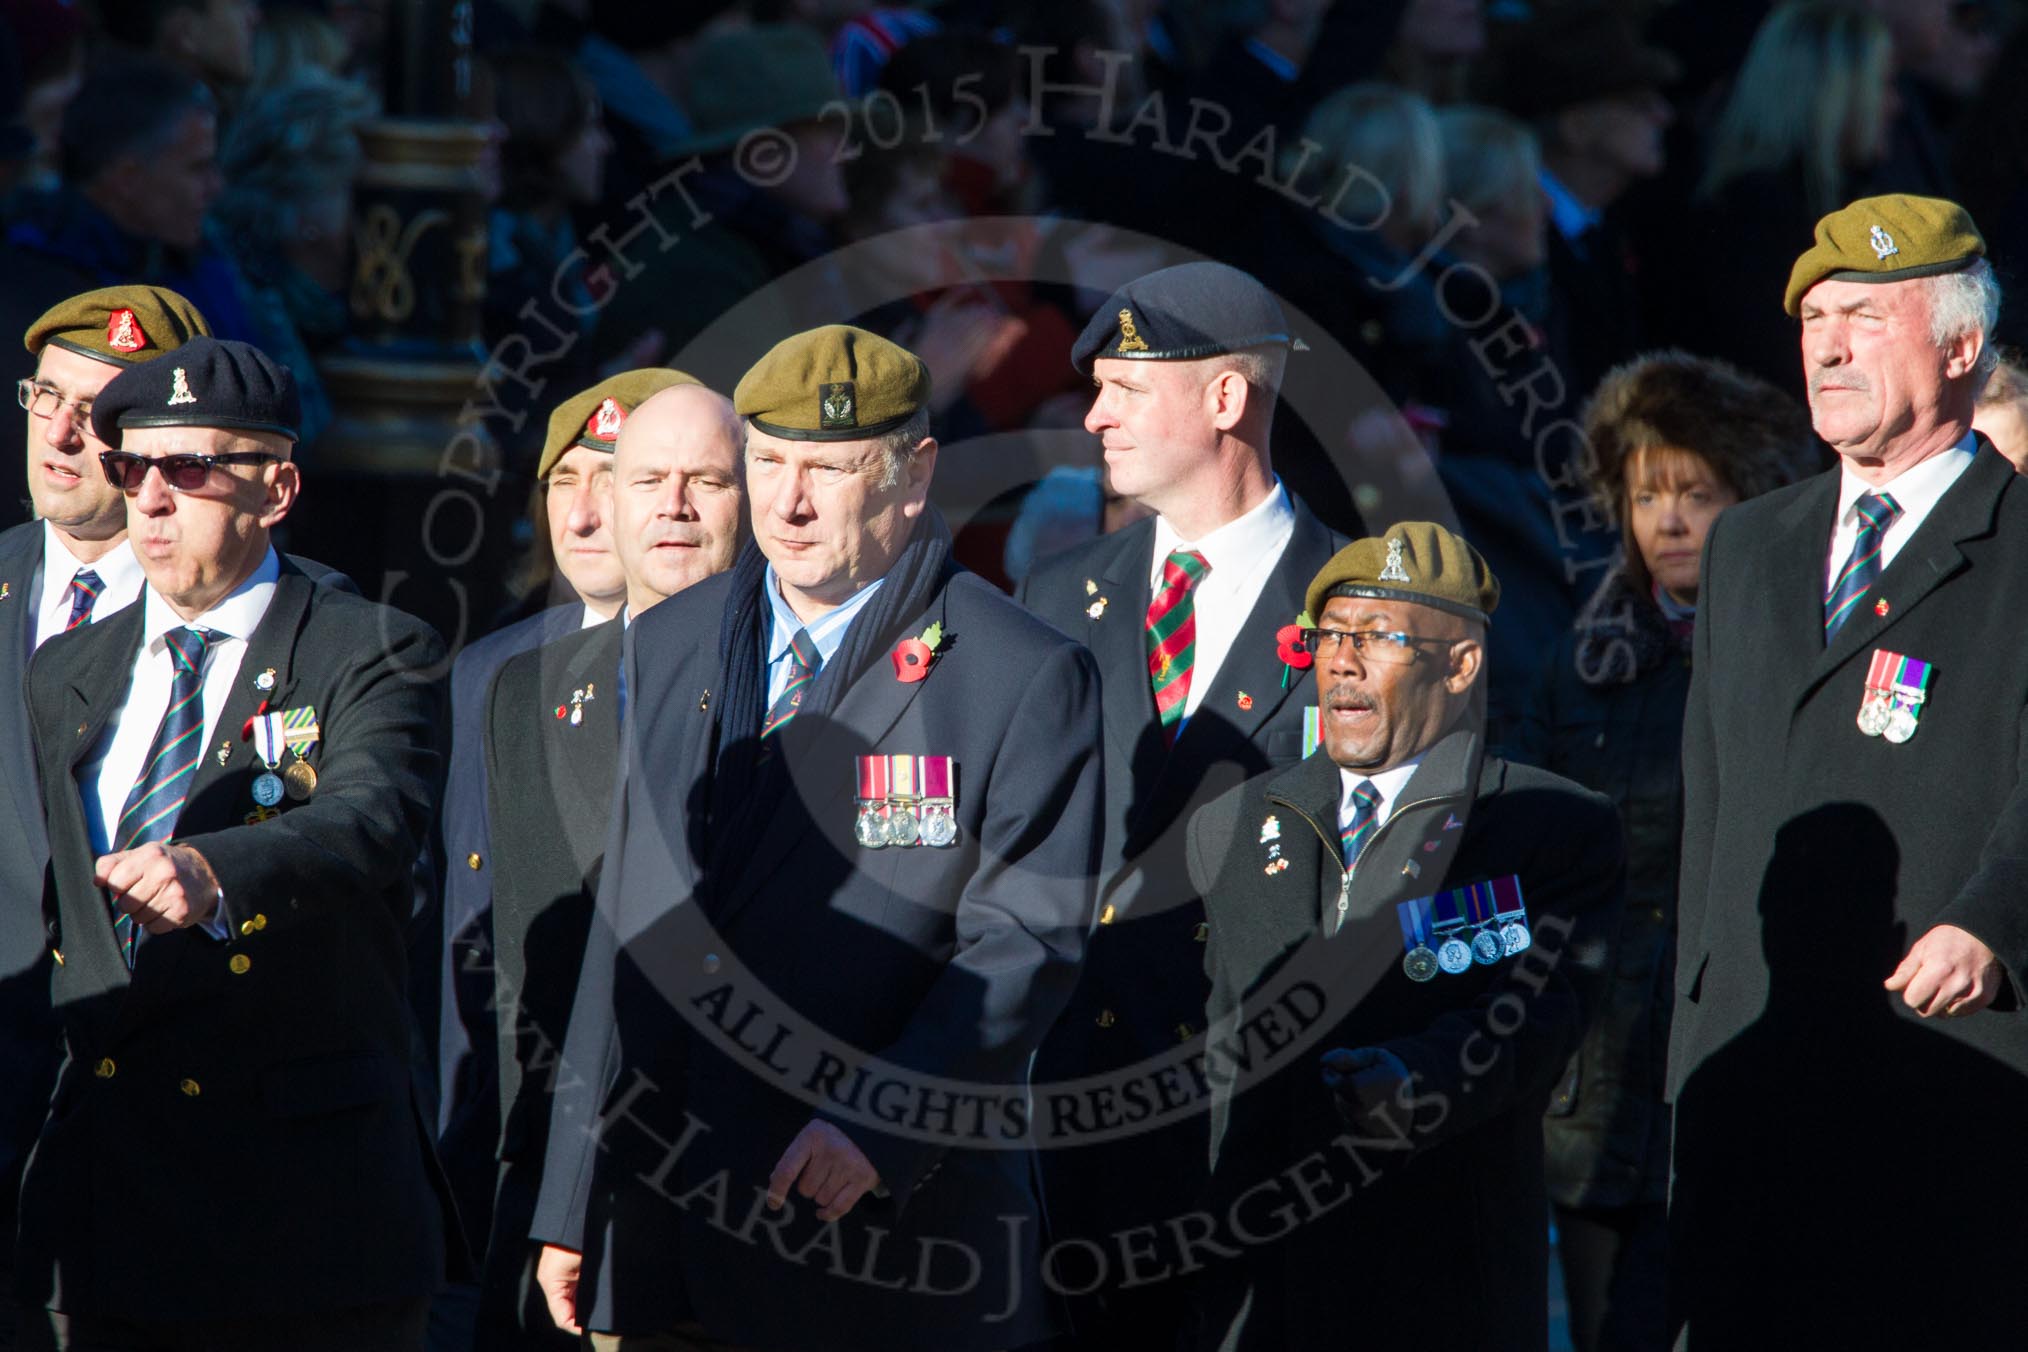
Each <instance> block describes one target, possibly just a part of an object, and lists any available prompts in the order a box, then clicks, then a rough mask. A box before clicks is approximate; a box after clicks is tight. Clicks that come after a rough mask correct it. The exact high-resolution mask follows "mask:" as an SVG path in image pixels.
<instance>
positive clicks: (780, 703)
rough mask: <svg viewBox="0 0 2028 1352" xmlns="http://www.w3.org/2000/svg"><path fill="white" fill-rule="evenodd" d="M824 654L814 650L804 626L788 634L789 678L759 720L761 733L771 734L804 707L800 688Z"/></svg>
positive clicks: (819, 665) (814, 676) (814, 674)
mask: <svg viewBox="0 0 2028 1352" xmlns="http://www.w3.org/2000/svg"><path fill="white" fill-rule="evenodd" d="M823 667H824V658H823V655H822V654H820V653H819V652H818V651H817V640H815V639H813V638H811V637H810V631H809V630H807V629H798V630H797V631H796V632H795V633H794V634H792V635H790V637H789V681H788V684H787V685H785V686H783V687H782V693H781V694H780V695H777V696H776V697H775V702H774V705H773V707H771V708H770V709H769V710H768V712H767V717H766V718H765V719H764V720H762V722H761V734H760V735H761V736H762V737H763V738H766V737H771V736H773V735H774V733H775V731H776V730H777V729H779V728H780V727H781V726H782V724H784V723H786V722H788V721H789V720H790V719H792V718H794V717H795V716H796V711H797V710H798V709H800V708H802V707H803V691H804V690H806V689H807V688H808V687H809V684H810V682H811V681H814V680H816V679H817V673H818V672H819V671H821V670H823Z"/></svg>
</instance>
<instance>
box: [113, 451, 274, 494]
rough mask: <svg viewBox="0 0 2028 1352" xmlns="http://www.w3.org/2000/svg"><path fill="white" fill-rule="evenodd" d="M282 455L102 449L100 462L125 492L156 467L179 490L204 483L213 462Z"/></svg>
mask: <svg viewBox="0 0 2028 1352" xmlns="http://www.w3.org/2000/svg"><path fill="white" fill-rule="evenodd" d="M279 459H281V457H280V456H279V455H276V454H274V452H272V451H228V452H227V453H226V454H224V455H158V456H147V455H135V454H134V453H133V452H132V451H100V452H99V464H100V465H101V466H103V467H104V469H105V471H106V482H107V483H109V484H111V485H112V486H113V487H115V488H117V489H119V490H120V491H121V492H122V493H135V492H139V491H140V488H141V485H142V484H143V483H144V482H146V481H147V478H148V470H149V469H150V468H151V467H152V468H154V469H159V470H161V471H162V482H164V483H166V484H168V485H169V486H170V487H171V488H173V489H175V490H176V491H177V492H179V493H191V492H195V491H196V490H197V489H200V488H202V487H204V485H205V482H206V481H207V480H209V479H210V478H211V467H212V466H213V465H260V464H265V463H266V462H268V461H270V460H279Z"/></svg>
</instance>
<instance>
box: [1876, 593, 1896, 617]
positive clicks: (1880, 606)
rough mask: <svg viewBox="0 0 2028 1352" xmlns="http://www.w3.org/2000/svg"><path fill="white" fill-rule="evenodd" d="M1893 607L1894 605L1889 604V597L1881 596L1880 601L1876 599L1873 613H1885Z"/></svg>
mask: <svg viewBox="0 0 2028 1352" xmlns="http://www.w3.org/2000/svg"><path fill="white" fill-rule="evenodd" d="M1892 609H1894V607H1893V606H1890V605H1888V604H1887V598H1886V597H1884V596H1883V597H1881V598H1880V599H1879V600H1878V601H1875V602H1874V603H1873V613H1874V614H1875V615H1885V614H1886V613H1887V612H1888V611H1890V610H1892Z"/></svg>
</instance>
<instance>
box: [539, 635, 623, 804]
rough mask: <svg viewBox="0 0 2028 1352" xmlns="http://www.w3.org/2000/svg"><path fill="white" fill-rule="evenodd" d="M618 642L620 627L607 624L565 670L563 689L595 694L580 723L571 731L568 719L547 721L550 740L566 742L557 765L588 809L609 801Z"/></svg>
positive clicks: (616, 727) (616, 728) (616, 724)
mask: <svg viewBox="0 0 2028 1352" xmlns="http://www.w3.org/2000/svg"><path fill="white" fill-rule="evenodd" d="M622 637H623V632H622V626H621V625H620V624H619V622H618V621H613V620H609V621H607V622H606V624H605V625H603V626H601V627H600V629H599V631H598V636H597V637H596V638H594V639H593V640H592V641H591V642H589V643H587V644H585V645H584V646H583V647H581V648H579V649H578V650H577V653H576V654H575V655H574V656H573V657H572V658H571V660H570V662H569V664H568V665H567V666H566V667H565V668H564V672H563V676H564V681H563V683H564V685H565V686H567V687H568V688H569V690H571V691H575V690H585V689H589V690H592V691H593V692H594V693H593V695H592V697H591V698H589V699H587V700H586V701H585V703H584V705H583V708H584V721H583V722H582V723H579V724H577V725H576V726H572V724H571V723H570V720H569V719H567V718H566V719H556V718H551V719H548V720H547V722H548V723H549V724H550V725H552V731H551V733H550V735H552V736H560V737H563V738H564V739H565V741H566V742H567V745H566V746H565V748H564V751H565V754H564V755H563V756H562V757H561V759H562V760H563V761H564V762H565V763H566V764H568V765H569V766H570V769H571V775H572V778H574V779H575V780H576V781H577V788H578V792H579V793H580V794H582V795H583V797H584V801H586V802H588V803H603V802H606V801H608V800H609V799H610V798H611V797H612V792H613V760H614V757H616V756H618V755H619V749H620V720H619V712H620V699H619V695H620V692H619V681H618V677H619V671H620V640H621V638H622ZM600 682H604V684H605V689H604V690H602V691H601V690H598V689H597V687H598V685H599V684H600ZM558 693H559V694H563V693H566V692H562V691H560V692H558ZM557 729H560V731H557Z"/></svg>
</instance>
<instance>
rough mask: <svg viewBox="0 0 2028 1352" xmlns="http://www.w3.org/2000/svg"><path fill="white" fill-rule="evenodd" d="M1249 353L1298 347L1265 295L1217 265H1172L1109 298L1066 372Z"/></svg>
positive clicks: (1075, 348)
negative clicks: (1124, 361)
mask: <svg viewBox="0 0 2028 1352" xmlns="http://www.w3.org/2000/svg"><path fill="white" fill-rule="evenodd" d="M1250 347H1293V348H1296V349H1298V350H1300V349H1301V348H1302V347H1303V344H1302V343H1300V342H1298V341H1297V340H1296V338H1295V336H1294V335H1293V334H1291V333H1290V332H1289V321H1288V319H1287V317H1286V316H1284V315H1283V314H1282V307H1281V303H1280V302H1279V301H1277V300H1276V299H1275V298H1274V295H1273V293H1271V292H1270V291H1269V290H1268V289H1267V288H1266V287H1264V286H1262V285H1261V284H1260V283H1259V282H1257V281H1255V280H1254V279H1253V277H1251V276H1250V275H1248V274H1247V273H1244V272H1241V271H1240V270H1239V269H1238V268H1234V267H1227V266H1226V265H1225V264H1223V263H1208V262H1200V263H1179V264H1177V265H1176V266H1175V267H1173V268H1163V269H1162V270H1161V271H1160V272H1151V273H1149V274H1148V275H1147V276H1145V277H1138V278H1136V279H1134V280H1133V281H1131V282H1128V283H1127V284H1126V285H1125V286H1123V287H1121V288H1120V289H1119V290H1117V291H1115V292H1113V295H1112V299H1110V300H1108V301H1107V302H1106V303H1105V305H1104V306H1103V307H1102V308H1101V309H1100V310H1099V312H1098V313H1097V314H1095V315H1093V316H1092V317H1091V322H1090V323H1089V324H1086V325H1085V326H1084V332H1083V333H1080V334H1079V335H1078V336H1077V343H1076V344H1075V345H1074V346H1073V347H1072V348H1071V350H1070V364H1071V365H1072V366H1075V367H1076V368H1077V369H1078V370H1079V371H1080V372H1082V373H1083V374H1085V375H1090V374H1091V368H1092V363H1093V362H1094V361H1096V360H1098V359H1099V358H1100V357H1125V358H1128V359H1138V360H1141V361H1196V360H1197V359H1198V358H1200V357H1216V356H1218V355H1220V354H1221V353H1225V352H1239V351H1242V350H1244V349H1246V348H1250Z"/></svg>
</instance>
